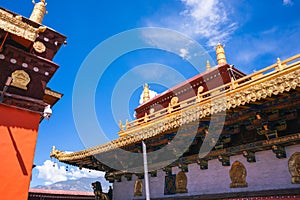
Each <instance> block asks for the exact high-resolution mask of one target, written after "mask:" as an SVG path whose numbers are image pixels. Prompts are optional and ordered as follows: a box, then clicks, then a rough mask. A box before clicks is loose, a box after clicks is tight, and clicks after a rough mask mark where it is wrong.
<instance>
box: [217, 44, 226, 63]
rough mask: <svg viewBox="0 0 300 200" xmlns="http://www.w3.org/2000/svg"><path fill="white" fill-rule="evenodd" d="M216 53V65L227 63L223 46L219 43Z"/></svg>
mask: <svg viewBox="0 0 300 200" xmlns="http://www.w3.org/2000/svg"><path fill="white" fill-rule="evenodd" d="M216 54H217V61H218V65H221V64H226V63H227V62H226V56H225V51H224V46H223V45H221V44H220V43H218V44H217V47H216Z"/></svg>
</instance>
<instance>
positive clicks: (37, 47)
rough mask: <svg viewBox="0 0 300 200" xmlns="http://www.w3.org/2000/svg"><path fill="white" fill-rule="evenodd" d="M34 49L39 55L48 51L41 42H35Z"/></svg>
mask: <svg viewBox="0 0 300 200" xmlns="http://www.w3.org/2000/svg"><path fill="white" fill-rule="evenodd" d="M33 48H34V50H35V51H36V52H38V53H44V52H45V51H46V46H45V45H44V44H43V43H42V42H40V41H36V42H34V43H33Z"/></svg>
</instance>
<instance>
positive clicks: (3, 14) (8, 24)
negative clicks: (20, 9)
mask: <svg viewBox="0 0 300 200" xmlns="http://www.w3.org/2000/svg"><path fill="white" fill-rule="evenodd" d="M0 28H1V29H3V30H4V31H7V32H9V33H12V34H14V35H17V36H20V37H22V38H25V39H27V40H29V41H32V42H34V41H35V40H36V38H37V34H38V32H39V29H38V28H34V27H33V26H30V25H29V24H27V23H25V22H23V21H22V17H20V16H18V15H17V16H13V14H11V13H9V12H7V11H5V10H2V9H0Z"/></svg>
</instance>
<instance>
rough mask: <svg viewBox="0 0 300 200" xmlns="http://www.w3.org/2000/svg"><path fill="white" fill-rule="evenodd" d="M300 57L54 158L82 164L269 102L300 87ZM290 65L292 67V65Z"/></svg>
mask: <svg viewBox="0 0 300 200" xmlns="http://www.w3.org/2000/svg"><path fill="white" fill-rule="evenodd" d="M299 58H300V54H298V55H296V56H293V57H291V58H288V59H286V60H284V61H283V62H281V61H278V62H277V63H276V64H273V65H271V66H269V67H266V68H264V69H262V70H260V71H258V72H255V73H253V74H251V75H248V76H245V77H243V78H241V79H238V80H236V81H234V80H233V81H232V82H231V83H228V84H226V85H222V86H220V87H218V88H215V89H213V90H210V91H207V92H205V93H203V94H201V97H203V98H200V97H199V96H196V97H193V98H190V99H188V100H186V101H183V102H180V107H179V108H177V109H174V110H173V112H171V113H168V111H167V110H165V113H163V114H161V112H162V110H160V113H153V114H152V115H149V116H147V117H148V118H147V119H143V118H142V119H139V120H135V121H133V122H129V123H128V124H127V125H126V127H125V129H124V130H121V134H120V133H119V134H120V135H123V136H122V137H120V138H118V139H115V140H113V141H111V142H108V143H106V144H103V145H100V146H96V147H92V148H89V149H86V150H83V151H79V152H74V153H64V152H62V151H59V150H56V149H53V151H52V152H51V155H50V156H51V157H54V158H56V159H58V160H59V161H62V162H69V161H74V160H80V159H83V158H86V157H90V156H93V155H97V154H101V153H105V152H109V151H112V150H114V149H116V148H122V147H126V146H128V145H131V144H135V143H139V142H141V141H142V140H146V139H149V138H153V137H156V136H160V135H162V134H164V133H165V132H167V131H170V130H173V129H176V128H178V127H179V126H182V125H184V124H189V123H192V122H195V121H198V120H199V119H203V118H206V117H208V116H210V115H212V114H216V113H219V112H221V111H226V110H229V109H232V108H237V107H239V106H243V105H245V104H248V103H253V102H256V101H259V100H263V99H267V98H269V97H271V96H272V95H279V94H281V93H283V92H289V91H290V90H292V89H296V88H297V87H300V61H297V59H299ZM288 63H290V64H288Z"/></svg>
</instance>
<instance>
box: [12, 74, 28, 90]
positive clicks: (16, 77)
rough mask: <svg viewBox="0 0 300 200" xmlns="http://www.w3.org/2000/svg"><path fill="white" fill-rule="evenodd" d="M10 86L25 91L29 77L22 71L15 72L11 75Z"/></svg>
mask: <svg viewBox="0 0 300 200" xmlns="http://www.w3.org/2000/svg"><path fill="white" fill-rule="evenodd" d="M11 77H12V82H11V84H10V85H11V86H14V87H17V88H20V89H23V90H27V85H28V83H29V82H30V77H29V75H28V74H27V73H26V72H25V71H24V70H16V71H14V72H13V73H12V74H11Z"/></svg>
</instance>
